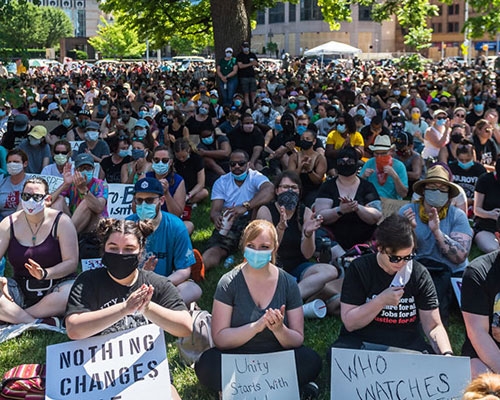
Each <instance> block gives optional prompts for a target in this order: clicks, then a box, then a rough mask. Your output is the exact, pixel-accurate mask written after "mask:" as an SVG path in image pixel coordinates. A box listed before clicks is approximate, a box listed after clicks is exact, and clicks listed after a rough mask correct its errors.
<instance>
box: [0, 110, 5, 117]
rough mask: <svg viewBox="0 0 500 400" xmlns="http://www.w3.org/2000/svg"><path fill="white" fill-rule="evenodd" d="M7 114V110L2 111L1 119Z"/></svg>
mask: <svg viewBox="0 0 500 400" xmlns="http://www.w3.org/2000/svg"><path fill="white" fill-rule="evenodd" d="M6 114H7V113H6V112H5V110H0V118H3V117H5V115H6Z"/></svg>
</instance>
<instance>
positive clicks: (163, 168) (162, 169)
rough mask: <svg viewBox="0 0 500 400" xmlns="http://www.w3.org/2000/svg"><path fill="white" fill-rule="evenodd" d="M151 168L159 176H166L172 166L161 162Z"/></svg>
mask: <svg viewBox="0 0 500 400" xmlns="http://www.w3.org/2000/svg"><path fill="white" fill-rule="evenodd" d="M151 168H153V171H154V172H156V173H157V174H158V175H164V174H166V173H167V172H168V170H169V169H170V165H169V163H166V164H164V163H163V162H161V161H160V162H157V163H155V162H154V163H153V166H152V167H151Z"/></svg>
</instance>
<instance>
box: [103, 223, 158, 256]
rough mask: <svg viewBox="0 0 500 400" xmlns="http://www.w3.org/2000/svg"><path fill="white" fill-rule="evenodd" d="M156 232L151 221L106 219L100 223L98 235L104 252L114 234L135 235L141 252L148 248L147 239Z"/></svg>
mask: <svg viewBox="0 0 500 400" xmlns="http://www.w3.org/2000/svg"><path fill="white" fill-rule="evenodd" d="M153 231H154V226H153V223H152V222H151V221H137V222H134V221H127V220H124V219H114V218H105V219H101V220H100V221H99V224H98V225H97V229H96V233H97V236H98V237H99V239H100V242H101V246H102V250H104V246H105V245H106V242H107V241H108V239H109V237H110V236H111V234H113V233H116V232H117V233H122V234H124V235H134V236H135V237H136V238H137V241H138V242H139V247H140V250H141V252H142V251H143V250H144V247H145V246H146V238H147V237H148V236H149V235H151V233H153Z"/></svg>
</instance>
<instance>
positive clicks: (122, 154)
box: [118, 150, 131, 158]
mask: <svg viewBox="0 0 500 400" xmlns="http://www.w3.org/2000/svg"><path fill="white" fill-rule="evenodd" d="M130 153H131V152H130V150H120V151H119V152H118V155H119V156H120V157H122V158H125V157H127V156H130Z"/></svg>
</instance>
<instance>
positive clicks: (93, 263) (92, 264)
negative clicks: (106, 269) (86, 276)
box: [81, 258, 104, 272]
mask: <svg viewBox="0 0 500 400" xmlns="http://www.w3.org/2000/svg"><path fill="white" fill-rule="evenodd" d="M81 261H82V272H85V271H88V270H90V269H97V268H102V267H103V266H104V265H102V259H101V258H82V260H81Z"/></svg>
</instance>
